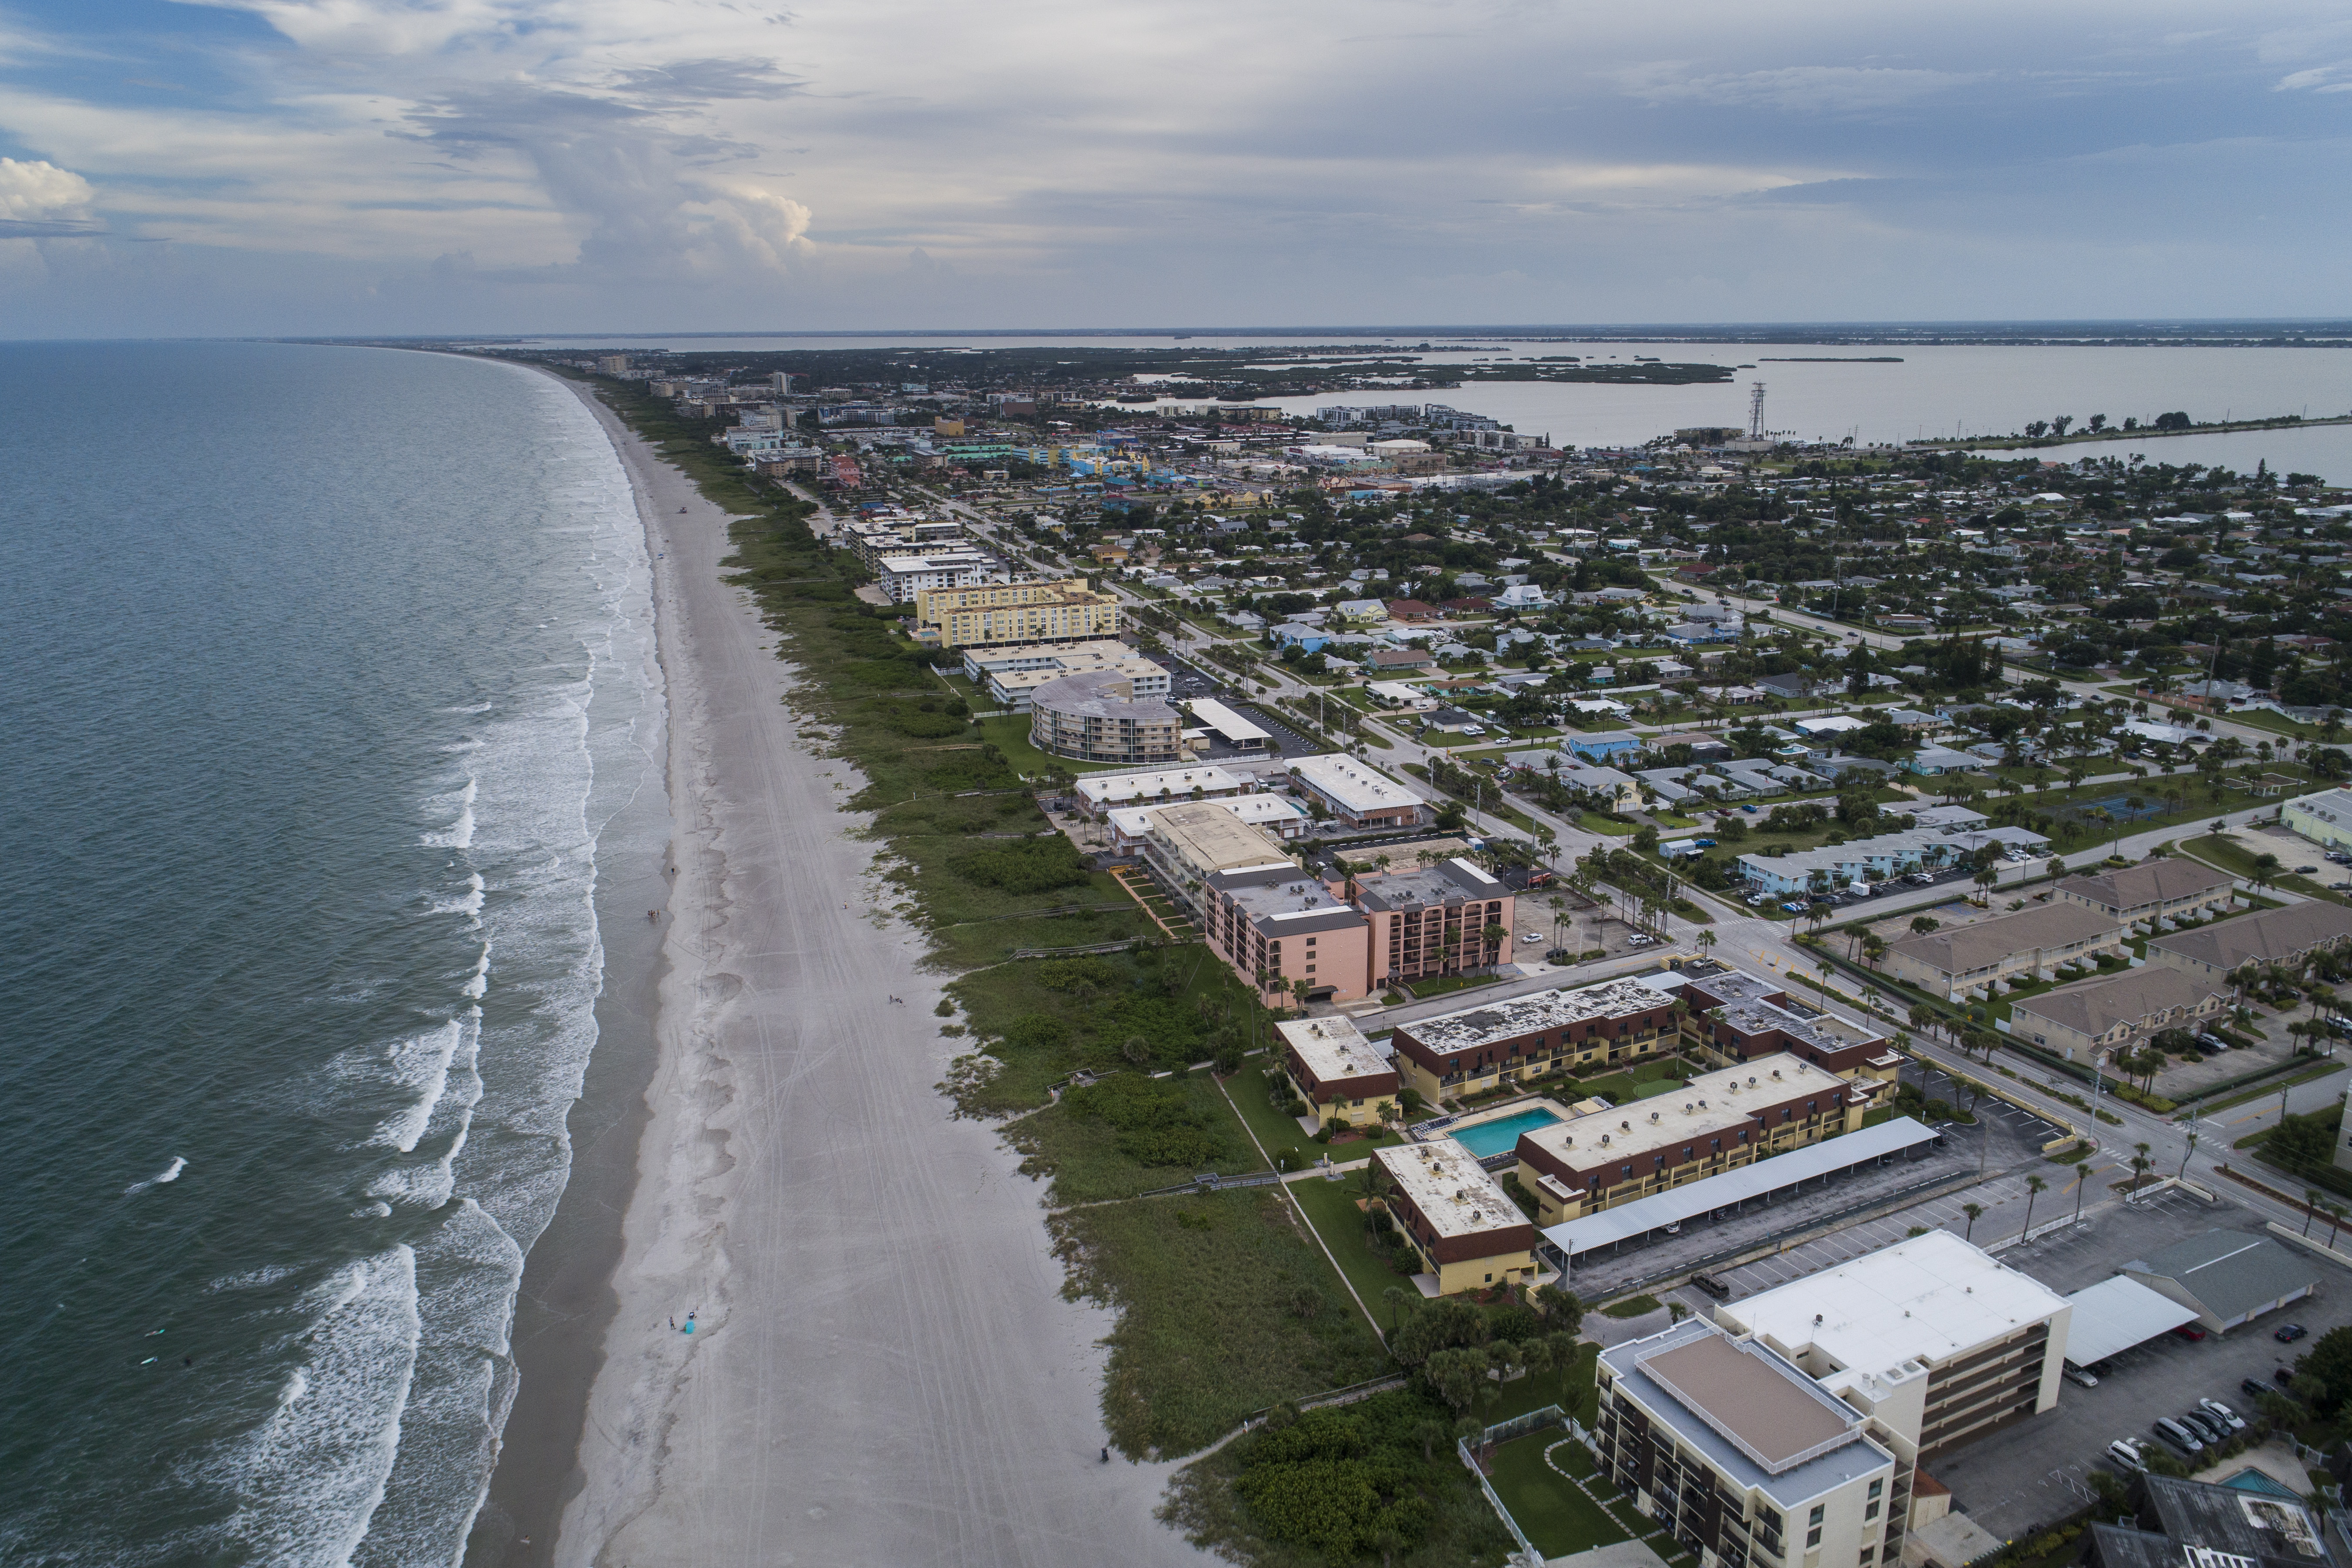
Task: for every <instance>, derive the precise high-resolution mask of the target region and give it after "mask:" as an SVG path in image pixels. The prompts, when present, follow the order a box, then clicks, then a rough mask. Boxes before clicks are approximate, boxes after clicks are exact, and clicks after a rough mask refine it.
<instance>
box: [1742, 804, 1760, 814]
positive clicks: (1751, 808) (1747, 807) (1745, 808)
mask: <svg viewBox="0 0 2352 1568" xmlns="http://www.w3.org/2000/svg"><path fill="white" fill-rule="evenodd" d="M1739 809H1740V810H1742V811H1744V812H1746V813H1748V816H1755V815H1756V808H1755V807H1754V806H1752V805H1743V806H1741V807H1740V808H1739Z"/></svg>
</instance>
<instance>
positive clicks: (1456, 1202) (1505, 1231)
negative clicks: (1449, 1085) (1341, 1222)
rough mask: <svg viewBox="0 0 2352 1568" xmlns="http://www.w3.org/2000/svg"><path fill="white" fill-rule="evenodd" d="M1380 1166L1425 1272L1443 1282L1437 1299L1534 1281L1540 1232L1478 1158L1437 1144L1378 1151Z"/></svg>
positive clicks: (1448, 1142)
mask: <svg viewBox="0 0 2352 1568" xmlns="http://www.w3.org/2000/svg"><path fill="white" fill-rule="evenodd" d="M1372 1158H1373V1159H1374V1160H1375V1161H1377V1162H1379V1163H1380V1167H1381V1173H1383V1174H1385V1175H1386V1176H1387V1177H1388V1178H1389V1181H1390V1182H1391V1184H1392V1185H1391V1191H1390V1193H1389V1195H1388V1199H1387V1202H1388V1205H1389V1212H1390V1214H1391V1215H1394V1216H1395V1218H1396V1222H1397V1229H1398V1230H1399V1231H1400V1232H1401V1233H1402V1235H1403V1237H1404V1238H1405V1240H1406V1241H1408V1242H1410V1243H1411V1244H1412V1249H1413V1251H1415V1252H1416V1253H1418V1254H1420V1256H1421V1262H1422V1271H1423V1273H1426V1274H1433V1275H1435V1276H1436V1286H1437V1294H1439V1295H1441V1296H1450V1295H1453V1294H1454V1292H1456V1291H1459V1290H1483V1289H1486V1288H1488V1287H1489V1286H1494V1285H1503V1284H1512V1283H1524V1282H1530V1281H1532V1280H1533V1279H1534V1278H1535V1274H1536V1258H1535V1246H1536V1227H1535V1226H1532V1225H1530V1224H1528V1216H1527V1215H1524V1214H1522V1213H1521V1212H1519V1205H1517V1204H1515V1203H1513V1202H1512V1201H1511V1199H1510V1196H1509V1194H1507V1193H1505V1192H1504V1191H1503V1189H1502V1187H1501V1186H1500V1185H1499V1184H1496V1180H1495V1178H1494V1177H1492V1176H1490V1175H1488V1174H1487V1173H1486V1172H1485V1171H1483V1170H1481V1169H1480V1168H1479V1165H1478V1157H1477V1156H1476V1155H1475V1154H1473V1153H1472V1152H1470V1151H1469V1150H1467V1149H1465V1148H1464V1147H1463V1146H1462V1145H1461V1144H1459V1143H1457V1142H1454V1140H1453V1139H1451V1138H1433V1139H1431V1140H1430V1141H1429V1142H1425V1143H1404V1144H1399V1145H1396V1146H1394V1147H1391V1148H1387V1149H1375V1150H1373V1151H1372Z"/></svg>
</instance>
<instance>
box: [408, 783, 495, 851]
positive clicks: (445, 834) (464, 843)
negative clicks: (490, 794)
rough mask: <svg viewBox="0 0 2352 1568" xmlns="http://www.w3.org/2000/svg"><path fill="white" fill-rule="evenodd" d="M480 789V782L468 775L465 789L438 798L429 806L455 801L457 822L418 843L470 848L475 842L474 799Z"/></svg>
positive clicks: (450, 847)
mask: <svg viewBox="0 0 2352 1568" xmlns="http://www.w3.org/2000/svg"><path fill="white" fill-rule="evenodd" d="M480 788H481V784H480V781H479V780H478V779H477V778H475V777H474V775H473V774H471V773H468V774H467V775H466V787H465V788H463V789H461V790H458V791H457V792H456V794H455V795H442V796H436V797H435V799H434V800H433V801H432V802H431V803H429V804H433V805H439V804H440V803H441V802H442V801H444V800H454V801H455V803H456V805H457V821H455V822H453V823H451V824H450V825H449V826H446V827H445V828H443V829H442V830H441V831H439V832H438V833H428V834H426V835H425V837H423V838H421V839H419V840H418V842H419V843H422V844H426V845H430V846H432V847H435V848H440V849H464V848H467V847H470V846H471V845H472V844H473V842H474V797H475V795H477V794H478V793H479V791H480Z"/></svg>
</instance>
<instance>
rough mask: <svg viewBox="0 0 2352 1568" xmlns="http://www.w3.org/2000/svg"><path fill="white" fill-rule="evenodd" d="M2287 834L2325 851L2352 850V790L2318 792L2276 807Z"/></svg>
mask: <svg viewBox="0 0 2352 1568" xmlns="http://www.w3.org/2000/svg"><path fill="white" fill-rule="evenodd" d="M2279 820H2280V821H2281V822H2283V823H2284V824H2285V825H2286V827H2287V830H2288V831H2289V832H2291V833H2299V834H2301V835H2303V837H2305V838H2308V839H2310V840H2311V841H2312V842H2313V843H2314V844H2317V845H2320V846H2322V847H2326V848H2329V849H2343V848H2347V847H2352V789H2329V790H2322V791H2320V792H2319V793H2318V794H2317V795H2304V796H2302V797H2300V798H2298V799H2295V800H2291V801H2288V802H2287V803H2286V804H2285V805H2283V806H2281V807H2279Z"/></svg>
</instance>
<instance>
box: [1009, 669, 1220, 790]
mask: <svg viewBox="0 0 2352 1568" xmlns="http://www.w3.org/2000/svg"><path fill="white" fill-rule="evenodd" d="M1180 724H1181V720H1180V719H1179V718H1178V717H1177V714H1176V710H1174V709H1173V708H1171V707H1170V706H1168V704H1167V703H1165V702H1162V701H1160V700H1159V699H1157V698H1149V697H1147V698H1142V699H1138V698H1137V696H1136V694H1135V683H1134V682H1133V681H1132V680H1130V679H1128V678H1127V677H1126V676H1124V675H1121V674H1119V673H1118V671H1116V670H1108V669H1102V670H1087V671H1081V672H1080V673H1078V674H1076V675H1064V676H1059V677H1056V678H1055V679H1052V680H1049V681H1047V682H1046V683H1045V685H1043V686H1040V687H1038V688H1037V689H1036V690H1035V691H1034V692H1032V693H1031V694H1030V698H1029V743H1030V744H1031V745H1033V746H1034V747H1036V748H1037V749H1038V750H1039V751H1041V752H1052V753H1053V754H1054V755H1055V756H1057V757H1068V758H1070V759H1072V760H1073V761H1075V762H1083V763H1113V764H1125V765H1128V766H1130V767H1133V766H1142V765H1148V764H1150V763H1172V762H1175V761H1177V760H1178V759H1179V758H1180V757H1181V755H1182V754H1183V753H1182V752H1181V749H1180V747H1179V745H1178V740H1177V730H1178V727H1179V725H1180Z"/></svg>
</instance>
